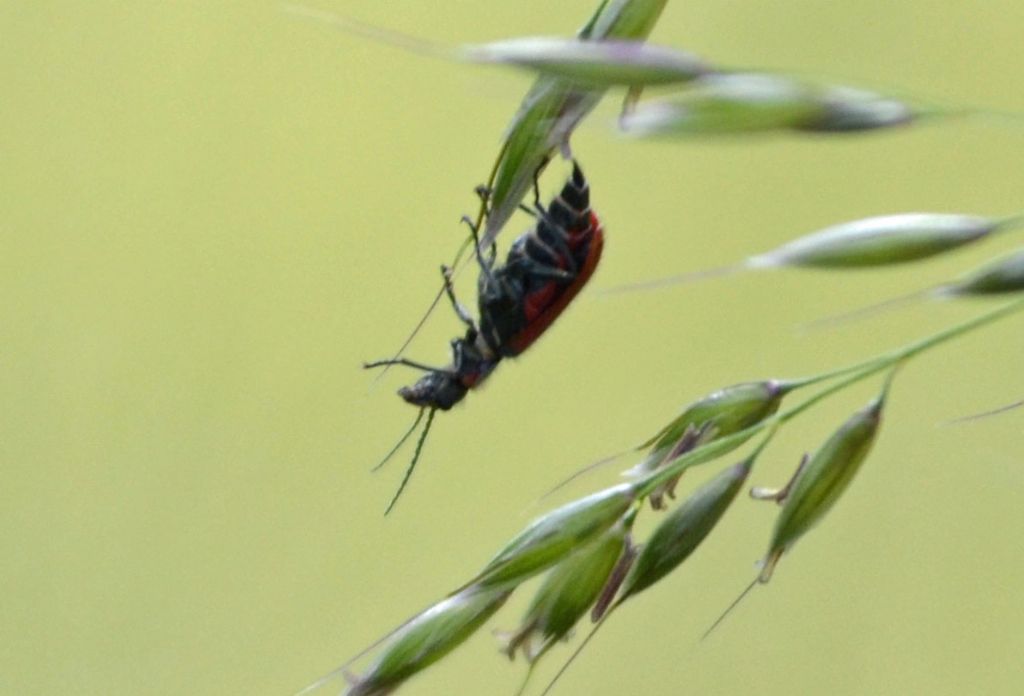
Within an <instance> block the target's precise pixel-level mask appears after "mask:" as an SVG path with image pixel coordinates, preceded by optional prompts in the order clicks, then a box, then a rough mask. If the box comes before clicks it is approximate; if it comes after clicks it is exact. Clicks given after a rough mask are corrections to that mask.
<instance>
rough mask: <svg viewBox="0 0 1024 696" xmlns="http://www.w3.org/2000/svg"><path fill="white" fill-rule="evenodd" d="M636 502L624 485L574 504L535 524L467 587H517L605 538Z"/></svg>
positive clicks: (630, 486)
mask: <svg viewBox="0 0 1024 696" xmlns="http://www.w3.org/2000/svg"><path fill="white" fill-rule="evenodd" d="M635 501H636V487H635V486H634V485H633V484H621V485H618V486H614V487H612V488H606V489H605V490H603V491H599V492H597V493H594V494H593V495H589V496H587V497H585V498H581V499H579V500H575V501H573V502H571V503H568V504H567V505H563V506H562V507H560V508H558V509H556V510H553V511H552V512H549V513H548V514H547V515H544V516H543V517H541V518H539V519H537V520H535V521H534V522H533V523H531V524H530V526H528V527H527V528H526V529H525V530H523V531H522V532H521V533H520V534H519V535H518V536H517V537H515V538H514V539H513V540H512V541H510V542H509V543H508V544H507V545H506V546H505V548H504V549H502V550H501V551H500V552H498V554H497V555H496V556H495V557H494V558H493V559H491V561H490V562H489V563H488V564H487V566H486V567H484V569H483V570H482V571H480V573H479V574H478V575H477V576H476V577H475V578H473V579H472V580H471V581H470V582H468V583H466V585H465V586H464V587H468V586H470V585H477V586H479V587H497V586H503V585H518V584H519V583H521V582H523V581H524V580H526V579H528V578H530V577H532V576H533V575H536V574H537V573H540V572H541V571H543V570H545V569H547V568H550V567H551V566H553V565H555V564H556V563H558V562H560V561H562V560H564V559H566V558H568V557H569V555H570V554H572V553H573V552H574V551H576V550H577V549H580V548H582V547H583V546H585V545H587V544H588V543H590V542H591V541H593V540H594V539H596V538H598V537H599V536H601V535H602V534H604V533H605V532H606V531H607V530H608V529H609V528H610V527H611V526H612V525H614V524H615V523H616V522H617V521H618V520H619V518H621V517H622V516H623V515H624V514H625V513H626V511H627V510H628V509H629V508H630V506H631V505H633V503H634V502H635Z"/></svg>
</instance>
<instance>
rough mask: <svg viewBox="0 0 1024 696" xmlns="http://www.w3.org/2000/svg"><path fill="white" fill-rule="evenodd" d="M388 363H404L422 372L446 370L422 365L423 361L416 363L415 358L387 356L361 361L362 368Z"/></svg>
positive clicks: (387, 364)
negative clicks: (386, 357) (371, 360)
mask: <svg viewBox="0 0 1024 696" xmlns="http://www.w3.org/2000/svg"><path fill="white" fill-rule="evenodd" d="M390 365H405V366H406V367H411V368H413V369H416V370H423V371H424V372H446V371H447V370H443V369H440V368H437V367H431V366H430V365H424V364H423V363H418V362H416V361H415V360H409V359H407V358H388V359H386V360H374V361H373V362H365V363H363V369H364V370H371V369H373V368H375V367H385V366H390Z"/></svg>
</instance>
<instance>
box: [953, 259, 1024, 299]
mask: <svg viewBox="0 0 1024 696" xmlns="http://www.w3.org/2000/svg"><path fill="white" fill-rule="evenodd" d="M1021 290H1024V249H1019V250H1017V251H1015V252H1013V253H1011V254H1007V255H1006V256H1003V257H1001V258H998V259H996V260H994V261H990V262H989V263H987V264H985V265H984V266H982V267H981V268H978V269H977V270H974V271H972V272H970V273H968V274H967V275H965V276H964V277H962V278H961V279H960V280H957V281H954V282H953V283H950V284H949V285H944V286H942V287H940V288H939V289H938V290H937V294H938V295H999V294H1004V293H1010V292H1020V291H1021Z"/></svg>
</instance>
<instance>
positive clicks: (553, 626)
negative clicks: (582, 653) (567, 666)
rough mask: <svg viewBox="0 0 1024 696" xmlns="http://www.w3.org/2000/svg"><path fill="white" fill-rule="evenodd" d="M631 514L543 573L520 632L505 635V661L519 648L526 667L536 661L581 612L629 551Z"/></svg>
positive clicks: (569, 629)
mask: <svg viewBox="0 0 1024 696" xmlns="http://www.w3.org/2000/svg"><path fill="white" fill-rule="evenodd" d="M636 512H637V511H636V509H635V508H634V509H633V510H631V511H630V512H629V513H627V514H626V516H625V517H623V518H622V519H621V520H620V521H619V522H618V523H617V524H615V526H613V527H612V528H611V529H610V530H608V532H606V533H605V534H604V535H603V536H602V537H601V538H599V539H597V540H595V541H593V542H591V543H590V544H588V545H587V546H585V547H584V548H582V549H580V550H579V551H576V552H575V553H573V554H572V555H570V556H569V557H568V558H566V559H565V560H564V561H562V562H561V563H559V564H558V565H556V566H555V567H554V568H552V569H551V570H550V571H549V572H548V575H547V577H546V578H545V579H544V582H543V583H542V584H541V586H540V588H539V589H538V590H537V594H536V595H534V598H533V600H532V602H531V603H530V607H529V609H527V611H526V616H525V617H524V618H523V622H522V624H521V625H520V628H518V629H517V630H516V631H515V632H513V633H512V634H510V635H509V636H507V640H506V643H505V647H504V649H503V652H504V653H505V654H507V655H508V656H509V658H510V659H511V658H512V657H513V656H514V654H515V652H516V651H517V650H520V649H522V652H523V655H524V657H525V658H526V660H527V661H528V662H530V663H533V662H535V661H537V660H538V659H540V657H541V656H542V655H543V654H544V653H546V652H547V651H548V650H549V649H550V648H551V647H552V646H553V645H554V644H555V643H556V642H558V641H559V640H561V639H563V638H565V637H566V636H567V635H568V633H569V631H571V630H572V628H573V627H574V626H575V625H576V623H577V622H578V621H579V620H580V618H582V617H583V615H584V614H586V613H587V610H588V609H590V607H591V606H592V605H593V604H594V602H595V601H596V600H597V599H598V597H599V596H601V594H602V592H603V591H604V589H605V586H606V584H607V582H608V580H609V578H610V577H611V575H612V571H614V570H615V568H616V566H617V565H618V563H619V560H620V558H621V557H622V555H623V553H625V552H626V551H627V549H628V548H629V547H630V539H629V534H630V530H631V528H632V526H633V521H634V520H635V519H636Z"/></svg>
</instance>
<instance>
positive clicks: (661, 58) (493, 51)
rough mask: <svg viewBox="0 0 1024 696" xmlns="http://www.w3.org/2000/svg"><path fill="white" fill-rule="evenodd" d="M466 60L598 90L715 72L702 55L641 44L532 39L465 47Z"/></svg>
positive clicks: (549, 37) (560, 38)
mask: <svg viewBox="0 0 1024 696" xmlns="http://www.w3.org/2000/svg"><path fill="white" fill-rule="evenodd" d="M461 56H462V58H463V59H464V60H468V61H470V62H474V63H501V64H507V65H513V66H516V67H520V68H524V69H527V70H531V71H535V72H539V73H540V74H542V75H550V76H552V77H558V78H561V79H564V80H571V81H573V82H579V83H584V84H588V85H592V86H595V87H614V86H637V85H639V86H644V85H665V84H673V83H680V82H689V81H691V80H694V79H696V78H698V77H700V76H701V75H704V74H706V73H707V72H709V67H708V66H707V65H706V64H705V63H704V62H703V61H701V60H700V59H699V58H697V57H696V56H694V55H692V54H689V53H684V52H682V51H677V50H675V49H672V48H667V47H664V46H652V45H650V44H645V43H643V42H640V41H616V40H604V41H586V40H581V39H578V38H572V39H567V38H562V37H554V36H532V37H524V38H516V39H506V40H504V41H495V42H492V43H487V44H478V45H472V46H464V47H463V48H462V50H461Z"/></svg>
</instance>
